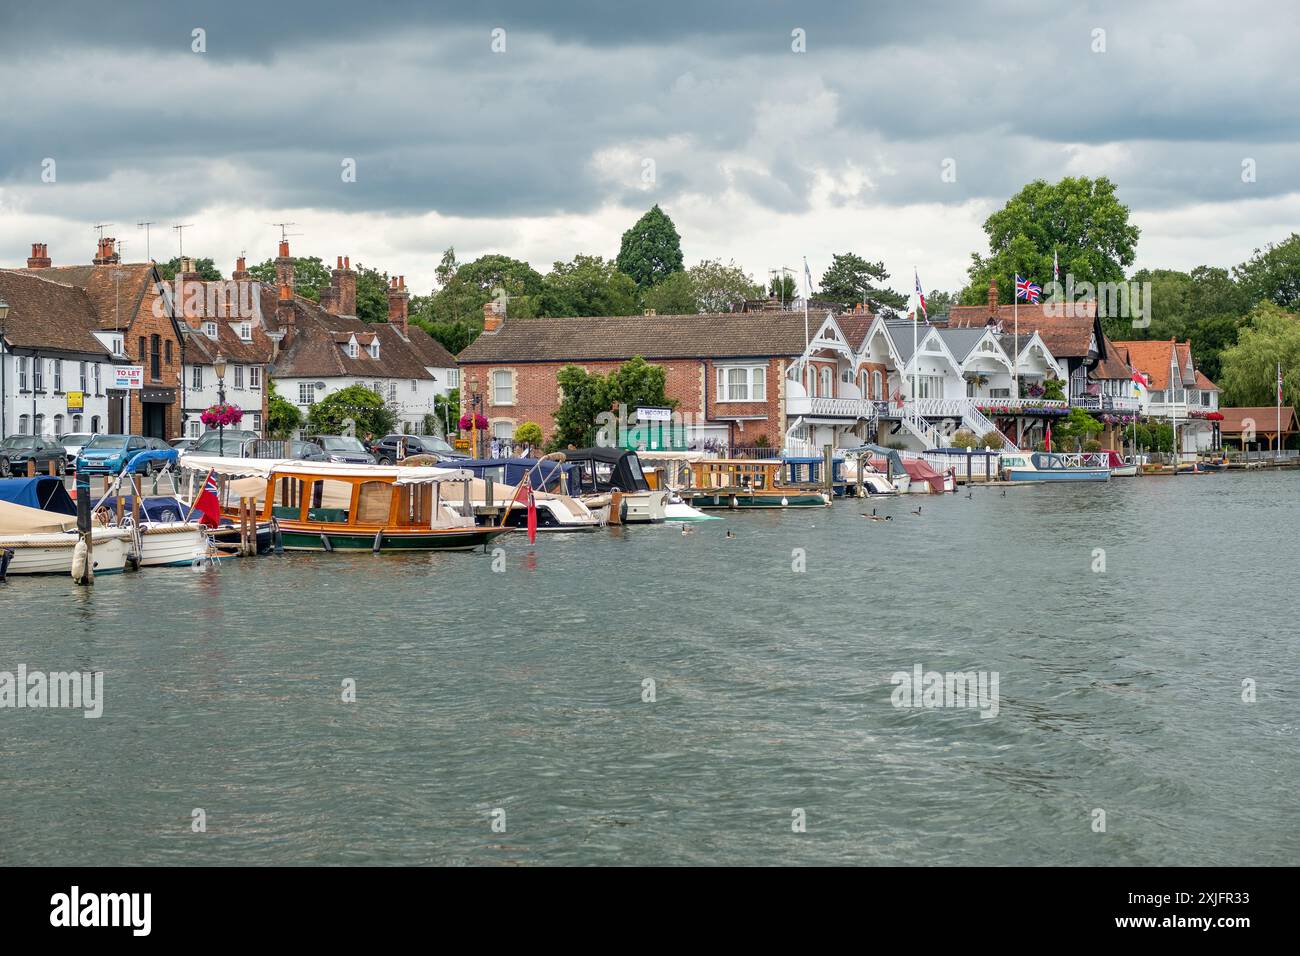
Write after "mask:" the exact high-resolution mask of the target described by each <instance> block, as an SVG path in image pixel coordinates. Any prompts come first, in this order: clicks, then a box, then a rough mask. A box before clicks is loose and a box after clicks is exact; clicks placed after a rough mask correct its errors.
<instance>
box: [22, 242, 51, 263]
mask: <svg viewBox="0 0 1300 956" xmlns="http://www.w3.org/2000/svg"><path fill="white" fill-rule="evenodd" d="M51 265H52V263H51V262H50V247H49V246H47V245H46V244H45V243H43V242H33V243H32V254H31V256H30V257H29V258H28V260H27V268H29V269H48V268H49V267H50V266H51Z"/></svg>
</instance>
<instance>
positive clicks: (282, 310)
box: [275, 243, 294, 349]
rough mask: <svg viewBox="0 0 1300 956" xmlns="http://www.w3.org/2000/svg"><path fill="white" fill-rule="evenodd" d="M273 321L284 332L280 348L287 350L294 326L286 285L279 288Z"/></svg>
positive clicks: (288, 290) (291, 297) (290, 297)
mask: <svg viewBox="0 0 1300 956" xmlns="http://www.w3.org/2000/svg"><path fill="white" fill-rule="evenodd" d="M283 245H284V243H281V246H282V247H283ZM275 321H276V322H278V323H279V325H280V328H281V329H283V330H284V338H283V339H282V340H281V342H280V347H281V348H285V349H287V348H288V347H289V343H290V342H292V341H293V326H294V310H293V289H292V287H290V286H288V285H281V286H280V298H279V299H278V300H276V303H275Z"/></svg>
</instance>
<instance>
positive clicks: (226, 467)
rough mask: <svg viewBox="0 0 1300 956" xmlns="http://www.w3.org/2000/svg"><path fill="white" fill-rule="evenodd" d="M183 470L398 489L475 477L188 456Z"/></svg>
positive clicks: (456, 471) (458, 472)
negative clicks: (364, 481) (385, 484)
mask: <svg viewBox="0 0 1300 956" xmlns="http://www.w3.org/2000/svg"><path fill="white" fill-rule="evenodd" d="M181 467H182V468H185V469H187V470H190V471H200V472H204V473H206V472H208V471H209V470H211V471H215V472H216V473H217V474H218V475H224V476H226V477H228V478H253V477H256V478H263V479H266V478H270V477H271V476H272V475H275V474H295V475H309V476H312V477H320V478H344V479H346V478H375V479H380V478H392V479H394V484H398V485H422V484H429V483H430V482H435V481H467V480H468V479H470V478H472V477H473V475H472V474H471V473H470V472H468V471H465V470H463V469H460V468H432V467H423V468H405V467H402V466H401V465H349V464H345V463H343V462H328V461H296V460H294V459H291V458H217V457H209V456H206V455H186V456H185V457H184V458H182V459H181Z"/></svg>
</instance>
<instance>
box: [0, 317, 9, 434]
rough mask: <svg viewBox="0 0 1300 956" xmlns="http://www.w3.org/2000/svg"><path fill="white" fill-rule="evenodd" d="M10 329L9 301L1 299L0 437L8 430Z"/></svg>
mask: <svg viewBox="0 0 1300 956" xmlns="http://www.w3.org/2000/svg"><path fill="white" fill-rule="evenodd" d="M8 331H9V303H8V302H6V301H5V300H4V299H0V438H4V437H5V434H6V433H7V431H8V414H9V411H8V405H9V392H8V389H7V385H8V383H7V382H6V380H5V355H6V354H7V352H8V346H6V345H5V343H4V338H5V333H7V332H8Z"/></svg>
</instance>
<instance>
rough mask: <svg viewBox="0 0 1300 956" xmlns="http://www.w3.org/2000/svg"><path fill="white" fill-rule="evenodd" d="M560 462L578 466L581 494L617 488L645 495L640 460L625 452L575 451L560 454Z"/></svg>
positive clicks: (646, 486) (603, 450) (623, 450)
mask: <svg viewBox="0 0 1300 956" xmlns="http://www.w3.org/2000/svg"><path fill="white" fill-rule="evenodd" d="M561 454H563V455H564V460H565V461H566V462H568V463H569V464H573V465H577V466H578V475H579V478H580V486H581V488H582V491H583V493H588V492H598V493H604V492H607V491H612V490H613V489H615V488H617V489H619V490H620V491H649V490H650V485H649V484H647V483H646V480H645V474H644V473H643V472H642V471H641V459H640V458H638V457H637V453H636V452H634V451H628V450H627V449H626V448H577V449H570V450H568V451H564V452H561Z"/></svg>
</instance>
